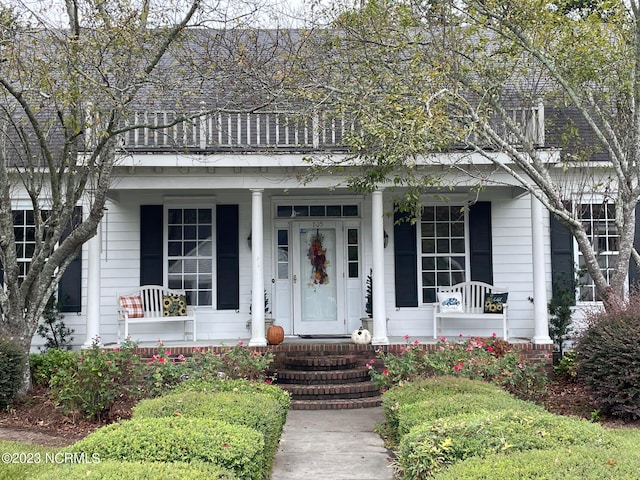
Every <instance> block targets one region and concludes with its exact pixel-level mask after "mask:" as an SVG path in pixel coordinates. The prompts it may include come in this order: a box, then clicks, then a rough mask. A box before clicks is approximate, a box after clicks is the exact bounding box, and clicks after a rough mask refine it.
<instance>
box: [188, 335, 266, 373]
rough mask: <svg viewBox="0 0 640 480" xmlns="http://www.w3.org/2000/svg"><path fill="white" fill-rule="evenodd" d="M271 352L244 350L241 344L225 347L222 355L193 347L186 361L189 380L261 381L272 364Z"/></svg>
mask: <svg viewBox="0 0 640 480" xmlns="http://www.w3.org/2000/svg"><path fill="white" fill-rule="evenodd" d="M273 359H274V355H273V352H265V353H263V352H259V351H257V350H252V349H249V348H246V347H245V346H244V345H243V344H242V342H238V344H237V345H235V346H233V347H226V348H225V349H224V351H223V352H222V353H217V352H215V351H213V350H203V349H201V348H200V347H195V348H194V349H193V352H192V353H191V356H190V357H189V358H188V359H187V362H188V365H189V377H190V378H204V379H215V378H218V377H221V376H222V377H224V378H231V379H245V380H258V381H263V380H265V378H266V371H267V370H268V369H269V366H270V365H271V363H272V362H273Z"/></svg>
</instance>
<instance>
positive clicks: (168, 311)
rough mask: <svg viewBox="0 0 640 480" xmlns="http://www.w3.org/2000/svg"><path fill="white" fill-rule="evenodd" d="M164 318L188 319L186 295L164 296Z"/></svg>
mask: <svg viewBox="0 0 640 480" xmlns="http://www.w3.org/2000/svg"><path fill="white" fill-rule="evenodd" d="M162 316H164V317H186V316H187V299H186V298H185V296H184V295H163V296H162Z"/></svg>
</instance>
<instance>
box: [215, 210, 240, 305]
mask: <svg viewBox="0 0 640 480" xmlns="http://www.w3.org/2000/svg"><path fill="white" fill-rule="evenodd" d="M238 212H239V210H238V205H216V276H217V282H216V283H217V296H216V302H217V308H218V310H237V309H238V308H240V246H239V235H240V220H239V214H238Z"/></svg>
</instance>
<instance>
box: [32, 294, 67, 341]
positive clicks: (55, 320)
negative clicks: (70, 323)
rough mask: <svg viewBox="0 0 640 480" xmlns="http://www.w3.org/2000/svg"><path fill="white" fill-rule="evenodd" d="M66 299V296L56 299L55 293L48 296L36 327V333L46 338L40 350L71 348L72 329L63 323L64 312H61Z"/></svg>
mask: <svg viewBox="0 0 640 480" xmlns="http://www.w3.org/2000/svg"><path fill="white" fill-rule="evenodd" d="M67 301H68V298H62V299H60V300H57V299H56V297H55V295H52V296H51V297H49V300H48V301H47V304H46V305H45V307H44V311H43V312H42V323H40V325H38V328H37V329H36V332H37V333H38V335H40V336H41V337H42V338H44V339H45V340H46V342H45V344H44V348H42V347H39V349H40V350H41V351H42V350H44V351H47V350H49V349H51V348H54V349H58V350H71V342H73V337H72V336H71V335H72V334H73V332H74V329H73V328H69V327H67V326H66V325H65V323H64V320H63V318H64V314H63V313H62V309H63V307H64V306H65V305H66V304H67Z"/></svg>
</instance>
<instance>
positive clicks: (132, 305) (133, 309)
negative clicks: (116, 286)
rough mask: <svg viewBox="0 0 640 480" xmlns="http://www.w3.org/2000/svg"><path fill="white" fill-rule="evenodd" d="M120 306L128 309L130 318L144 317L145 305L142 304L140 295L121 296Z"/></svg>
mask: <svg viewBox="0 0 640 480" xmlns="http://www.w3.org/2000/svg"><path fill="white" fill-rule="evenodd" d="M120 306H121V307H122V308H124V309H125V310H126V311H127V316H128V317H129V318H142V317H144V307H143V306H142V298H140V295H130V296H124V297H120Z"/></svg>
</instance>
